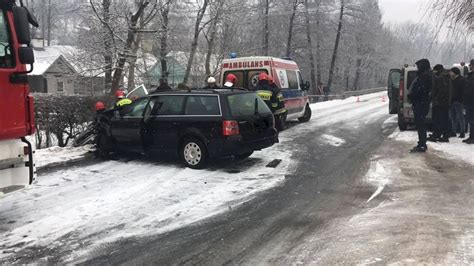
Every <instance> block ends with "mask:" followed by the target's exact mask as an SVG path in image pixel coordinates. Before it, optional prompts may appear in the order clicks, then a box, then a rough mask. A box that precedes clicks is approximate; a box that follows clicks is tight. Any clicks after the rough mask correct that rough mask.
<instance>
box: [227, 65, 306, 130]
mask: <svg viewBox="0 0 474 266" xmlns="http://www.w3.org/2000/svg"><path fill="white" fill-rule="evenodd" d="M262 72H264V73H266V74H267V75H268V76H270V77H271V78H272V79H273V81H274V82H275V84H276V85H277V86H278V87H279V88H280V89H281V91H282V93H283V97H284V98H285V108H286V109H287V110H288V112H287V116H286V118H285V119H283V120H282V121H281V123H282V124H283V125H281V127H283V128H284V127H285V125H284V124H285V123H286V120H293V119H298V120H299V121H300V122H307V121H309V120H310V119H311V108H310V101H309V97H308V95H307V93H306V91H308V90H309V88H310V84H309V82H304V80H303V78H302V76H301V72H300V70H299V67H298V65H297V64H296V62H294V61H291V60H287V59H281V58H275V57H268V56H265V57H264V56H258V57H241V58H230V59H224V60H223V62H222V69H221V77H220V81H221V84H223V83H224V81H225V78H226V77H227V75H229V74H234V75H235V76H236V77H237V79H238V84H237V85H236V87H242V88H246V89H248V90H250V91H254V90H255V89H256V86H257V83H258V75H259V74H260V73H262Z"/></svg>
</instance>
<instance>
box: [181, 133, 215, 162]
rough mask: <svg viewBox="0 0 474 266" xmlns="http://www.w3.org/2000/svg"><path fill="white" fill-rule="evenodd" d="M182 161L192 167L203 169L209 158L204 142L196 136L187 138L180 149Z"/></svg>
mask: <svg viewBox="0 0 474 266" xmlns="http://www.w3.org/2000/svg"><path fill="white" fill-rule="evenodd" d="M179 154H180V157H181V160H182V162H183V163H184V165H186V167H189V168H192V169H203V168H205V167H206V165H207V162H208V160H209V158H208V153H207V148H206V145H204V143H203V142H202V141H201V140H199V139H197V138H194V137H189V138H185V139H184V141H183V142H182V145H181V147H180V150H179Z"/></svg>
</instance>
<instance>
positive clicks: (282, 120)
mask: <svg viewBox="0 0 474 266" xmlns="http://www.w3.org/2000/svg"><path fill="white" fill-rule="evenodd" d="M275 123H276V125H275V127H276V129H277V130H278V131H283V130H285V129H286V113H283V114H279V115H277V116H276V117H275Z"/></svg>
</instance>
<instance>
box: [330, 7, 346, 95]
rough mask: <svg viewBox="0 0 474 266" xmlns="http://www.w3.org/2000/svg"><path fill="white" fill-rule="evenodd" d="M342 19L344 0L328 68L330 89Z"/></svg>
mask: <svg viewBox="0 0 474 266" xmlns="http://www.w3.org/2000/svg"><path fill="white" fill-rule="evenodd" d="M343 18H344V0H341V11H340V14H339V24H338V25H337V35H336V42H335V44H334V51H333V53H332V59H331V67H330V68H329V78H328V84H327V86H328V87H329V89H331V86H332V79H333V76H334V68H335V66H336V59H337V50H338V49H339V40H340V38H341V30H342V19H343Z"/></svg>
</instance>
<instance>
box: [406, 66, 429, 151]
mask: <svg viewBox="0 0 474 266" xmlns="http://www.w3.org/2000/svg"><path fill="white" fill-rule="evenodd" d="M415 64H416V67H417V69H418V71H417V74H416V79H415V80H414V81H413V85H412V86H411V89H410V91H409V92H408V100H409V101H410V102H411V103H412V108H413V114H414V116H415V125H416V130H417V131H418V145H417V146H415V147H414V148H413V149H411V150H410V152H413V153H415V152H426V151H427V150H428V146H427V145H426V141H427V136H426V116H427V115H428V112H429V110H430V102H431V101H430V94H431V89H432V87H433V77H432V74H431V64H430V61H429V60H428V59H421V60H418V61H417V62H416V63H415Z"/></svg>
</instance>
